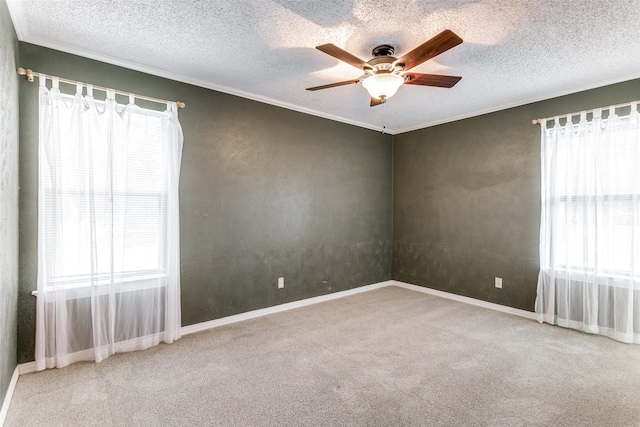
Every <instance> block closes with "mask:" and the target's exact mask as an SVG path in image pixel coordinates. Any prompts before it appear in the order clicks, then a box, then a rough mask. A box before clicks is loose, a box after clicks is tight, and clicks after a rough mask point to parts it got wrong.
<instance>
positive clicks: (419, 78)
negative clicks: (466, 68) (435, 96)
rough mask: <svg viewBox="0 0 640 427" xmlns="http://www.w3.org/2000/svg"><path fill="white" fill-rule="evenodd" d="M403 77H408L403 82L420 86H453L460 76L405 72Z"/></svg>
mask: <svg viewBox="0 0 640 427" xmlns="http://www.w3.org/2000/svg"><path fill="white" fill-rule="evenodd" d="M405 77H409V78H408V79H407V80H405V82H404V84H407V85H421V86H435V87H447V88H449V87H453V86H455V84H456V83H458V82H459V81H460V79H461V78H462V77H458V76H442V75H440V74H420V73H406V74H405Z"/></svg>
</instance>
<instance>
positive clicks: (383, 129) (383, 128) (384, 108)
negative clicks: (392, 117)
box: [382, 100, 387, 133]
mask: <svg viewBox="0 0 640 427" xmlns="http://www.w3.org/2000/svg"><path fill="white" fill-rule="evenodd" d="M385 101H386V100H385ZM386 105H387V103H386V102H383V103H382V133H384V131H385V130H386V129H387V125H386V123H385V117H384V112H385V110H386Z"/></svg>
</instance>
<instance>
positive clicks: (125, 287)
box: [31, 274, 168, 300]
mask: <svg viewBox="0 0 640 427" xmlns="http://www.w3.org/2000/svg"><path fill="white" fill-rule="evenodd" d="M167 279H168V276H167V275H166V274H148V275H144V276H135V277H128V278H126V279H120V280H119V281H118V282H116V283H98V284H93V285H92V284H90V283H89V282H80V283H72V284H64V285H63V284H60V285H53V286H49V287H48V288H47V289H46V291H45V292H44V294H51V295H55V298H56V299H58V298H62V299H65V300H69V299H79V298H89V297H91V296H94V295H97V296H99V295H108V294H110V293H123V292H133V291H141V290H145V289H154V288H164V287H166V285H167ZM101 282H104V281H101ZM31 295H33V296H35V297H38V296H39V294H38V291H37V290H36V291H33V292H31ZM40 296H41V295H40Z"/></svg>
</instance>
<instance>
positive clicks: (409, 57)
mask: <svg viewBox="0 0 640 427" xmlns="http://www.w3.org/2000/svg"><path fill="white" fill-rule="evenodd" d="M460 43H462V39H461V38H460V37H458V36H457V35H456V34H455V33H454V32H453V31H451V30H444V31H443V32H441V33H440V34H438V35H437V36H435V37H433V38H432V39H431V40H428V41H426V42H424V43H423V44H421V45H420V46H418V47H417V48H415V49H413V50H412V51H411V52H409V53H407V54H406V55H404V56H402V57H400V58H399V59H398V60H397V61H396V62H395V63H394V64H404V69H405V70H410V69H412V68H413V67H415V66H417V65H420V64H422V63H423V62H424V61H427V60H429V59H431V58H433V57H435V56H438V55H440V54H441V53H443V52H446V51H448V50H449V49H451V48H452V47H455V46H457V45H459V44H460Z"/></svg>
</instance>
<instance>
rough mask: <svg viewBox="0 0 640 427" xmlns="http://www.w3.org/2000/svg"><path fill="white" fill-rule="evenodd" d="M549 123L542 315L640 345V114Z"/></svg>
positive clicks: (538, 302)
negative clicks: (575, 121)
mask: <svg viewBox="0 0 640 427" xmlns="http://www.w3.org/2000/svg"><path fill="white" fill-rule="evenodd" d="M562 120H563V121H564V123H563V124H561V119H559V118H556V119H555V120H554V121H553V122H551V123H549V125H550V126H547V121H546V120H544V121H543V122H542V140H541V144H542V157H541V160H542V186H541V192H542V212H541V227H540V264H541V266H540V267H541V268H540V275H539V278H538V294H537V299H536V312H537V313H538V314H539V320H540V321H544V322H548V323H552V324H556V323H557V324H559V325H561V326H566V327H572V328H577V329H581V330H584V331H586V332H590V333H599V334H603V335H608V336H611V337H613V338H615V339H618V340H620V341H624V342H637V343H640V115H639V114H638V111H637V103H635V102H634V103H631V112H630V113H629V114H628V115H617V114H616V112H615V107H610V108H609V114H608V115H607V116H606V118H604V119H603V118H602V110H601V109H596V110H594V112H593V119H592V120H588V119H587V113H586V112H583V113H582V114H581V116H580V120H579V122H578V123H573V122H572V118H571V117H570V116H569V117H567V118H566V119H562Z"/></svg>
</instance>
